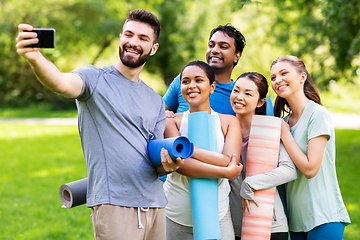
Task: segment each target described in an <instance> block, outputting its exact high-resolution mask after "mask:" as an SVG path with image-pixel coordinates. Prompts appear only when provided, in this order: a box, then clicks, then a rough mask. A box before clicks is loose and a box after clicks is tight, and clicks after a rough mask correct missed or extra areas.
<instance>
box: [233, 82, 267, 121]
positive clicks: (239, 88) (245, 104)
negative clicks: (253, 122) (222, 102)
mask: <svg viewBox="0 0 360 240" xmlns="http://www.w3.org/2000/svg"><path fill="white" fill-rule="evenodd" d="M264 102H265V99H260V93H259V90H258V87H257V86H256V84H255V83H254V82H253V81H252V80H250V79H249V78H248V77H241V78H239V79H238V80H237V81H236V82H235V85H234V88H233V90H232V92H231V95H230V103H231V106H232V108H233V110H234V112H235V113H236V114H238V115H246V114H251V115H254V114H255V110H256V108H258V107H261V106H262V105H263V104H264Z"/></svg>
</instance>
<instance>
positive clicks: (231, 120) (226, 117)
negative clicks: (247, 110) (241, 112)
mask: <svg viewBox="0 0 360 240" xmlns="http://www.w3.org/2000/svg"><path fill="white" fill-rule="evenodd" d="M219 118H220V121H221V125H222V124H223V123H224V124H227V125H230V124H240V121H239V119H238V118H237V117H235V116H233V115H230V114H221V113H219Z"/></svg>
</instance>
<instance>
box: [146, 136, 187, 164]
mask: <svg viewBox="0 0 360 240" xmlns="http://www.w3.org/2000/svg"><path fill="white" fill-rule="evenodd" d="M162 148H165V149H166V150H167V151H168V152H169V155H170V157H171V158H172V160H174V161H176V158H177V157H181V158H189V157H191V156H192V155H193V153H194V144H193V143H191V142H190V141H189V139H188V138H187V137H184V136H180V137H172V138H165V139H158V140H150V141H149V144H148V151H149V158H150V161H151V163H152V164H153V165H154V166H155V167H157V166H159V165H160V164H161V155H160V153H161V149H162Z"/></svg>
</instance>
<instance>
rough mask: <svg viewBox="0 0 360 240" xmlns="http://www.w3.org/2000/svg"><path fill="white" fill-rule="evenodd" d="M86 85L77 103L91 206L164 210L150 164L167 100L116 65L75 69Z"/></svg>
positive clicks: (155, 177) (161, 132) (88, 197)
mask: <svg viewBox="0 0 360 240" xmlns="http://www.w3.org/2000/svg"><path fill="white" fill-rule="evenodd" d="M73 73H76V74H78V75H79V76H80V77H81V78H82V80H83V81H84V86H83V90H82V93H81V94H80V96H79V97H78V98H77V99H76V104H77V108H78V112H79V119H78V121H79V133H80V138H81V144H82V148H83V153H84V157H85V162H86V166H87V174H88V188H87V199H86V200H87V206H88V207H93V206H96V205H100V204H112V205H119V206H125V207H153V208H163V207H165V205H166V203H167V200H166V197H165V194H164V192H163V188H162V184H163V183H162V181H161V180H160V179H159V178H158V176H157V173H156V171H155V168H154V167H153V165H152V164H151V162H150V160H149V155H148V151H147V145H148V143H149V140H153V139H162V138H163V132H164V129H165V121H166V115H165V107H164V106H165V105H164V101H163V100H162V98H161V97H160V95H158V94H157V93H156V92H155V91H154V90H152V89H151V88H150V87H149V86H147V85H146V84H145V83H144V82H143V81H142V80H140V81H139V82H133V81H131V80H129V79H127V78H126V77H124V76H123V75H122V74H121V73H120V72H119V71H118V70H117V69H116V68H115V67H114V66H113V65H110V66H106V67H101V68H98V67H95V66H91V65H89V66H87V67H85V68H79V69H75V70H74V71H73Z"/></svg>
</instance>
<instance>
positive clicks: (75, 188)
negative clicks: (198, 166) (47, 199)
mask: <svg viewBox="0 0 360 240" xmlns="http://www.w3.org/2000/svg"><path fill="white" fill-rule="evenodd" d="M163 147H164V148H165V149H167V150H168V152H169V154H170V156H171V157H172V158H173V159H174V160H176V157H181V158H189V157H191V156H192V154H193V153H194V145H193V144H192V143H191V142H190V141H189V139H188V138H186V137H184V136H180V137H174V138H167V139H159V140H151V141H149V144H148V150H149V157H150V161H151V162H152V163H153V165H154V166H155V167H157V166H158V165H160V164H161V156H160V152H161V148H163ZM86 191H87V178H83V179H80V180H77V181H74V182H70V183H66V184H63V185H61V186H60V189H59V195H60V200H61V202H62V203H63V207H64V208H72V207H76V206H79V205H82V204H85V203H86Z"/></svg>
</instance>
